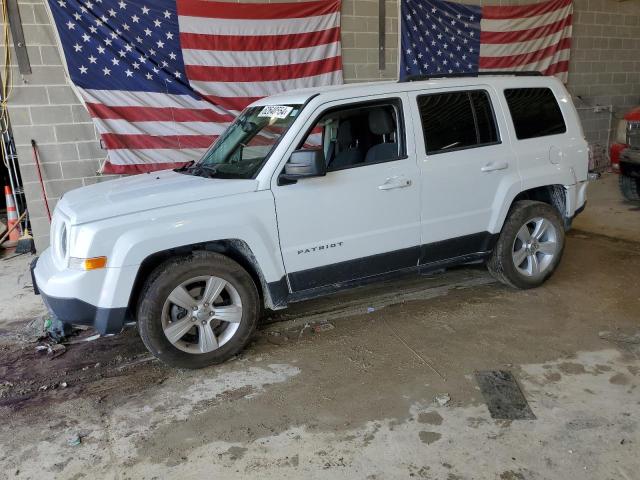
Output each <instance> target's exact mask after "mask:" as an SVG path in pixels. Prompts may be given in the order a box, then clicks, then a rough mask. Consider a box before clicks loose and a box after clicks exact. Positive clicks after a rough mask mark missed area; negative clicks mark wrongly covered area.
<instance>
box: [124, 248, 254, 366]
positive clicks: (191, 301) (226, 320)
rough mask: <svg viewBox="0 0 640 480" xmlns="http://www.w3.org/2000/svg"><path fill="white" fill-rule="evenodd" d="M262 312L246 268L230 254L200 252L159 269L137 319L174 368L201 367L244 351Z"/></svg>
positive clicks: (148, 343)
mask: <svg viewBox="0 0 640 480" xmlns="http://www.w3.org/2000/svg"><path fill="white" fill-rule="evenodd" d="M185 294H186V295H187V296H185ZM205 294H206V295H207V298H209V299H213V301H211V303H209V301H210V300H209V301H207V299H205V298H204V296H205ZM259 313H260V297H259V295H258V290H257V288H256V285H255V283H254V282H253V279H252V278H251V275H249V273H247V271H246V270H244V269H243V268H242V267H241V266H240V265H239V264H237V263H236V262H234V261H233V260H231V259H229V258H227V257H225V256H224V255H220V254H218V253H213V252H194V253H193V254H192V255H189V256H184V257H177V258H173V259H170V260H167V261H166V262H164V263H162V264H161V265H159V266H158V267H157V268H156V269H155V270H154V271H153V273H152V274H151V275H150V276H149V278H148V279H147V282H146V283H145V287H144V289H143V291H142V294H141V297H140V301H139V303H138V311H137V318H138V328H139V330H140V337H141V338H142V341H143V342H144V344H145V346H146V347H147V348H148V349H149V351H150V352H151V353H152V354H153V355H155V356H156V357H157V358H158V359H160V360H161V361H162V362H164V363H166V364H167V365H170V366H172V367H178V368H190V369H195V368H203V367H207V366H209V365H214V364H218V363H222V362H224V361H226V360H228V359H229V358H231V357H233V356H234V355H236V354H238V353H239V352H240V351H241V350H242V349H243V348H244V347H245V346H246V345H247V343H248V342H249V340H250V339H251V336H252V335H253V333H254V332H255V329H256V326H257V323H258V317H259ZM169 337H171V338H172V340H170V339H169Z"/></svg>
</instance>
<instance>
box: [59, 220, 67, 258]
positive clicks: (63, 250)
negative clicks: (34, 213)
mask: <svg viewBox="0 0 640 480" xmlns="http://www.w3.org/2000/svg"><path fill="white" fill-rule="evenodd" d="M68 251H69V233H68V231H67V224H66V223H65V222H62V227H61V228H60V256H61V257H62V258H67V252H68Z"/></svg>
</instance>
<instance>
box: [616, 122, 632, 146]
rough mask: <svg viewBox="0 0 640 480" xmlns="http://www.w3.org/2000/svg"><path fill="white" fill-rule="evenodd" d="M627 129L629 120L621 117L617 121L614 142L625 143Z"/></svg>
mask: <svg viewBox="0 0 640 480" xmlns="http://www.w3.org/2000/svg"><path fill="white" fill-rule="evenodd" d="M628 129H629V122H628V121H627V120H625V119H622V120H620V121H619V122H618V128H616V138H615V142H616V143H622V144H624V145H626V144H627V131H628Z"/></svg>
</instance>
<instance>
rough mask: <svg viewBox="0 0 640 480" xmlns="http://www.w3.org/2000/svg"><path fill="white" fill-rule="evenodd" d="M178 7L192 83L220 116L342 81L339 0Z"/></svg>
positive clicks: (188, 2) (198, 2) (189, 1)
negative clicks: (277, 96) (274, 97)
mask: <svg viewBox="0 0 640 480" xmlns="http://www.w3.org/2000/svg"><path fill="white" fill-rule="evenodd" d="M177 5H178V22H179V25H180V43H181V46H182V54H183V58H184V63H185V69H186V72H187V77H188V79H189V83H190V85H191V86H192V87H193V89H194V90H195V91H197V92H198V93H200V94H201V95H202V96H203V97H204V98H205V99H207V100H208V101H210V102H211V103H213V104H215V105H218V106H220V107H221V108H223V109H225V110H228V111H231V112H237V111H239V110H242V109H243V108H244V107H246V106H247V105H248V104H250V103H251V102H253V101H255V100H256V99H258V98H261V97H265V96H268V95H273V94H275V93H279V92H283V91H287V90H292V89H296V88H305V87H312V86H323V85H331V84H336V83H342V58H341V52H340V1H339V0H337V1H336V0H334V1H320V2H318V1H313V2H301V3H263V4H255V3H251V4H233V3H226V2H211V1H207V0H178V2H177Z"/></svg>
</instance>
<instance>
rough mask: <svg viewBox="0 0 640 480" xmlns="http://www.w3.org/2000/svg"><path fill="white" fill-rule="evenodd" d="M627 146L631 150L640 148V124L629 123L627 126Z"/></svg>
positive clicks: (636, 122)
mask: <svg viewBox="0 0 640 480" xmlns="http://www.w3.org/2000/svg"><path fill="white" fill-rule="evenodd" d="M627 144H629V146H630V147H631V148H640V122H638V121H635V122H629V124H628V125H627Z"/></svg>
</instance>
